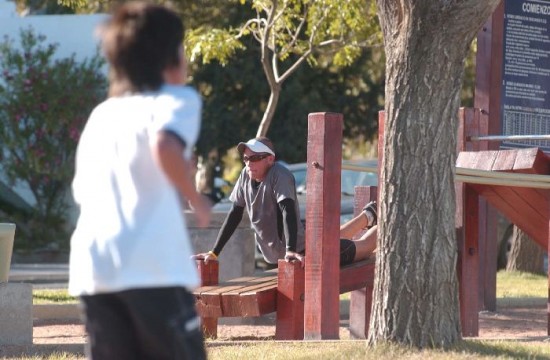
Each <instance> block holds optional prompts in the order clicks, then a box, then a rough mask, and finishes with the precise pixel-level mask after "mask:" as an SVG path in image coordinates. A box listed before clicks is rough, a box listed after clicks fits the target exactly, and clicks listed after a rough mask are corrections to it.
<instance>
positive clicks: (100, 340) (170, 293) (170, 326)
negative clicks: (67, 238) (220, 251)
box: [81, 287, 206, 360]
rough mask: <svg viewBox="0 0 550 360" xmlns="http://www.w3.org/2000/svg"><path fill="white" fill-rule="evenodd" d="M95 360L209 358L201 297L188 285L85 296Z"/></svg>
mask: <svg viewBox="0 0 550 360" xmlns="http://www.w3.org/2000/svg"><path fill="white" fill-rule="evenodd" d="M81 300H82V301H81V304H82V307H83V310H84V316H85V326H86V332H87V333H88V341H87V345H86V353H87V355H88V358H89V359H102V360H103V359H117V360H125V359H128V360H130V359H193V360H194V359H206V351H205V348H204V340H203V336H202V331H201V329H200V320H199V318H198V317H197V313H196V311H195V297H194V296H193V295H192V294H191V293H189V292H188V291H187V290H186V289H185V288H183V287H166V288H150V289H134V290H126V291H120V292H114V293H106V294H97V295H87V296H82V297H81Z"/></svg>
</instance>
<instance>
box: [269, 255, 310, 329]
mask: <svg viewBox="0 0 550 360" xmlns="http://www.w3.org/2000/svg"><path fill="white" fill-rule="evenodd" d="M303 338H304V269H303V268H302V267H301V265H300V263H299V262H292V263H287V262H286V261H284V260H279V269H278V276H277V326H276V330H275V339H277V340H302V339H303Z"/></svg>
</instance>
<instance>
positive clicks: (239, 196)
mask: <svg viewBox="0 0 550 360" xmlns="http://www.w3.org/2000/svg"><path fill="white" fill-rule="evenodd" d="M237 150H238V151H239V153H240V154H241V155H242V158H243V162H244V164H245V167H244V169H243V170H242V171H241V174H240V176H239V179H238V180H237V182H236V184H235V187H234V188H233V192H232V193H231V195H230V197H229V200H231V201H232V202H233V206H232V207H231V210H229V213H228V214H227V217H226V218H225V221H224V223H223V225H222V227H221V229H220V231H219V233H218V237H217V239H216V243H215V244H214V248H213V249H212V250H210V251H209V252H206V253H200V254H196V255H194V256H193V259H195V260H204V262H206V263H207V262H208V261H210V260H216V259H217V258H218V256H219V255H220V253H221V251H222V249H223V247H224V246H225V244H226V243H227V242H228V241H229V239H230V238H231V236H232V235H233V233H234V232H235V229H236V228H237V226H238V225H239V223H240V222H241V220H242V217H243V214H244V209H245V208H246V210H247V213H248V216H249V218H250V224H251V227H252V229H253V230H254V236H255V240H256V244H258V247H259V248H260V251H261V252H262V255H263V257H264V260H265V261H266V262H267V263H268V264H270V265H272V266H276V265H277V262H278V260H280V259H285V260H286V261H293V260H297V261H299V262H300V263H301V265H302V267H304V265H305V259H306V256H305V255H306V250H305V236H304V233H305V231H304V226H303V224H302V222H301V221H300V210H299V204H298V198H297V196H296V185H295V179H294V176H293V175H292V173H291V172H290V170H288V169H287V168H286V167H285V166H284V165H281V164H280V163H278V162H276V161H275V148H274V146H273V143H272V142H271V140H269V139H268V138H266V137H258V138H255V139H250V140H248V141H247V142H241V143H239V144H238V145H237ZM376 224H377V205H376V202H374V201H371V202H369V203H368V204H367V205H365V207H364V208H363V211H362V212H361V213H360V214H359V215H357V216H356V217H354V218H353V219H351V220H350V221H348V222H346V223H345V224H342V225H341V226H340V238H341V239H340V266H344V265H349V264H351V263H353V262H357V261H360V260H363V259H366V258H368V257H369V256H370V255H371V254H373V252H374V251H375V250H376V237H377V225H376ZM364 229H368V230H367V232H366V233H364V234H363V235H362V236H361V237H360V238H359V239H356V240H350V239H352V237H353V236H355V235H356V234H358V233H360V232H361V231H362V230H364Z"/></svg>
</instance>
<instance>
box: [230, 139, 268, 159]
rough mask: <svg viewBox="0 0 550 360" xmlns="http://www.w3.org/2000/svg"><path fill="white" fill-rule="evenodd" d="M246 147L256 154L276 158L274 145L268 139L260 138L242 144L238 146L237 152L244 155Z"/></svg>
mask: <svg viewBox="0 0 550 360" xmlns="http://www.w3.org/2000/svg"><path fill="white" fill-rule="evenodd" d="M245 147H247V148H249V149H250V150H251V151H253V152H255V153H267V154H271V155H273V156H275V149H274V148H273V143H272V142H271V140H269V139H268V138H266V137H259V138H255V139H250V140H248V141H247V142H240V143H239V145H237V150H239V153H241V154H242V153H243V151H244V148H245Z"/></svg>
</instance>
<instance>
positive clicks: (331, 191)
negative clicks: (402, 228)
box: [304, 113, 343, 340]
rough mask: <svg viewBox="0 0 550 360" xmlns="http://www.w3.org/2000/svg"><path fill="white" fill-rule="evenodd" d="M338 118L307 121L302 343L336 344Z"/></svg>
mask: <svg viewBox="0 0 550 360" xmlns="http://www.w3.org/2000/svg"><path fill="white" fill-rule="evenodd" d="M342 126H343V116H342V114H335V113H313V114H310V115H309V116H308V142H307V192H308V196H307V206H306V265H305V293H306V299H305V300H306V302H305V305H304V339H306V340H321V339H338V338H339V322H340V315H339V309H340V306H339V291H338V290H339V288H340V286H339V284H338V282H339V276H338V274H339V265H340V264H339V256H338V254H339V253H340V249H339V248H340V243H339V238H340V237H339V234H340V197H341V188H340V182H341V167H342V165H341V164H342Z"/></svg>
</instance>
